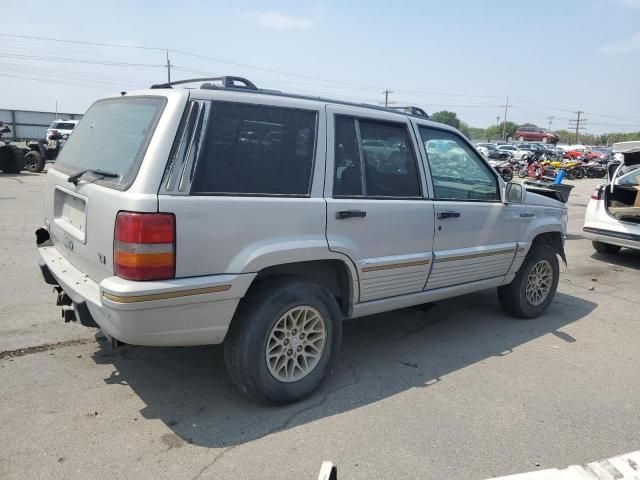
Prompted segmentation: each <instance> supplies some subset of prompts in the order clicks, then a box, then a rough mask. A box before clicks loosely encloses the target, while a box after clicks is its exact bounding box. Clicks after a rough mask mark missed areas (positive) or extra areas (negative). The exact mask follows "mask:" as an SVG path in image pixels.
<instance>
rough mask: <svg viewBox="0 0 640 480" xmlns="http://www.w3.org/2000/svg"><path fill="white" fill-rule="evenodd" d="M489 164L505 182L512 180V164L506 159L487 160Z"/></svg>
mask: <svg viewBox="0 0 640 480" xmlns="http://www.w3.org/2000/svg"><path fill="white" fill-rule="evenodd" d="M489 165H491V166H492V167H493V168H494V169H495V170H496V172H498V174H500V176H501V177H502V179H503V180H504V181H505V182H510V181H511V180H513V166H512V165H511V164H510V163H509V162H507V161H501V160H489Z"/></svg>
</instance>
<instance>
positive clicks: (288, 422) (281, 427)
mask: <svg viewBox="0 0 640 480" xmlns="http://www.w3.org/2000/svg"><path fill="white" fill-rule="evenodd" d="M348 367H349V370H351V375H352V376H353V381H351V382H349V383H346V384H344V385H340V386H339V387H336V388H333V389H331V390H329V391H328V392H326V393H325V394H324V395H323V396H322V397H321V398H320V400H319V401H317V402H315V403H314V404H312V405H309V406H308V407H304V408H302V409H300V410H298V411H296V412H294V413H292V414H291V415H290V416H289V417H288V418H287V419H286V420H285V421H284V422H282V423H281V424H280V425H278V426H276V427H274V428H272V429H270V430H268V431H267V432H265V433H264V434H263V435H260V436H258V437H256V438H255V439H254V440H260V439H262V438H264V437H266V436H268V435H271V434H273V433H277V432H279V431H282V430H285V429H286V428H288V427H289V426H291V424H292V423H293V421H294V420H295V419H296V417H298V416H300V415H302V414H303V413H306V412H309V411H310V410H313V409H314V408H317V407H319V406H321V405H323V404H324V403H325V402H326V401H327V400H328V399H329V397H330V396H331V395H333V394H334V393H336V392H339V391H340V390H344V389H345V388H349V387H352V386H354V385H356V384H358V383H359V382H360V375H358V372H356V369H355V366H354V365H353V362H351V361H349V363H348ZM238 446H239V445H233V446H231V447H227V448H225V449H223V450H222V451H221V452H220V453H218V454H217V455H216V456H215V457H214V459H213V460H212V461H211V462H210V463H208V464H207V465H205V466H204V467H202V469H201V470H200V472H198V474H197V475H196V476H194V477H193V479H192V480H197V479H199V478H201V477H202V475H203V474H204V473H205V472H206V471H207V470H209V469H210V468H211V467H213V466H214V465H215V464H216V463H217V462H218V461H219V460H220V459H221V458H222V457H224V456H225V454H227V453H228V452H230V451H231V450H233V449H234V448H236V447H238Z"/></svg>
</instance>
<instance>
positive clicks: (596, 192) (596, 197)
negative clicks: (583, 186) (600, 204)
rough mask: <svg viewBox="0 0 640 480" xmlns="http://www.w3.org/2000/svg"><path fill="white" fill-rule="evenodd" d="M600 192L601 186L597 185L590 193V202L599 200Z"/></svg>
mask: <svg viewBox="0 0 640 480" xmlns="http://www.w3.org/2000/svg"><path fill="white" fill-rule="evenodd" d="M601 192H602V185H598V186H597V187H596V188H594V189H593V192H591V200H600V193H601Z"/></svg>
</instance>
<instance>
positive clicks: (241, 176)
mask: <svg viewBox="0 0 640 480" xmlns="http://www.w3.org/2000/svg"><path fill="white" fill-rule="evenodd" d="M316 123H317V113H316V112H315V111H311V110H300V109H293V108H283V107H272V106H266V105H252V104H245V103H232V102H213V103H212V108H211V114H210V117H209V120H208V122H207V127H206V139H205V141H204V144H203V148H202V151H201V153H200V155H199V158H198V162H197V166H196V170H195V175H194V178H193V183H192V185H191V193H192V194H195V195H216V194H221V195H225V194H226V195H233V194H249V195H251V194H253V195H296V196H303V195H308V194H309V192H310V189H311V172H312V170H313V159H314V153H315V141H316Z"/></svg>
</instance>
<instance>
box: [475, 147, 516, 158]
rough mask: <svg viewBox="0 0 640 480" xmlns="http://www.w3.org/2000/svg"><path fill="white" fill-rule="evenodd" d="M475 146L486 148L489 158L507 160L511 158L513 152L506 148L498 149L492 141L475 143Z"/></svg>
mask: <svg viewBox="0 0 640 480" xmlns="http://www.w3.org/2000/svg"><path fill="white" fill-rule="evenodd" d="M476 147H481V148H484V149H486V151H487V155H485V156H486V157H487V158H489V159H491V160H509V159H510V158H513V153H511V152H509V151H507V150H500V149H498V147H496V146H495V145H494V144H493V143H476Z"/></svg>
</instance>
